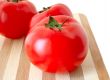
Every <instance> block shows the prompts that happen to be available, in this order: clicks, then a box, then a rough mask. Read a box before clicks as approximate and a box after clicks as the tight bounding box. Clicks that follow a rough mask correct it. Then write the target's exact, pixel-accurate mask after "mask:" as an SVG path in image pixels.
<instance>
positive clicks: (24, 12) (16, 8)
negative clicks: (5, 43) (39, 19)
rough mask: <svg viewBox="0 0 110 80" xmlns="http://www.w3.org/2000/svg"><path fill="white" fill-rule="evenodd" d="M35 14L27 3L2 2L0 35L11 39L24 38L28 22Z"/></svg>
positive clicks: (33, 9) (0, 8) (30, 4)
mask: <svg viewBox="0 0 110 80" xmlns="http://www.w3.org/2000/svg"><path fill="white" fill-rule="evenodd" d="M36 13H37V12H36V9H35V7H34V6H33V4H32V3H30V2H28V1H19V2H18V3H15V2H4V3H3V4H1V7H0V33H1V34H2V35H4V36H6V37H8V38H12V39H16V38H21V37H23V36H26V34H27V32H28V30H29V22H30V20H31V18H32V17H33V16H34V15H35V14H36Z"/></svg>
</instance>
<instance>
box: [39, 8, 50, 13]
mask: <svg viewBox="0 0 110 80" xmlns="http://www.w3.org/2000/svg"><path fill="white" fill-rule="evenodd" d="M50 8H51V7H47V8H45V7H43V10H41V11H39V13H42V12H44V11H46V10H48V9H50Z"/></svg>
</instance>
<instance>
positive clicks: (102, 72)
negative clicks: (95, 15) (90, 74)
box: [79, 14, 109, 80]
mask: <svg viewBox="0 0 110 80" xmlns="http://www.w3.org/2000/svg"><path fill="white" fill-rule="evenodd" d="M79 16H80V19H81V23H82V25H83V26H84V29H85V30H86V32H87V35H88V38H89V44H90V45H89V47H90V50H91V53H92V54H91V55H92V58H93V61H94V64H95V67H96V70H97V73H98V76H99V79H100V80H109V75H108V73H107V70H106V68H105V65H104V63H103V60H102V57H101V54H100V51H99V49H98V46H97V44H96V41H95V38H94V36H93V33H92V31H91V29H90V25H89V23H88V20H87V18H86V16H85V15H83V14H79Z"/></svg>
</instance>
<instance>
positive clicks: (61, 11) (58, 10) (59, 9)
mask: <svg viewBox="0 0 110 80" xmlns="http://www.w3.org/2000/svg"><path fill="white" fill-rule="evenodd" d="M56 15H67V16H71V17H72V12H71V11H70V9H69V8H68V7H67V6H66V5H64V4H55V5H53V6H51V7H50V8H49V9H48V10H46V11H44V12H42V13H38V14H36V15H35V16H33V18H32V19H31V22H30V28H32V27H33V26H34V25H35V24H37V23H39V21H41V20H42V19H43V18H45V17H48V16H56Z"/></svg>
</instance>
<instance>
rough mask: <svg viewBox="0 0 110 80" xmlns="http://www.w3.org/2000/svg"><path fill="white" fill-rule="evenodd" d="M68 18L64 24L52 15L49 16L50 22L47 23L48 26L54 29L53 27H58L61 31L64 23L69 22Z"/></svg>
mask: <svg viewBox="0 0 110 80" xmlns="http://www.w3.org/2000/svg"><path fill="white" fill-rule="evenodd" d="M67 20H68V19H66V20H65V21H64V22H63V23H62V24H60V23H58V22H57V21H56V20H55V19H54V18H53V17H52V16H50V17H49V22H48V23H46V24H45V26H46V27H48V28H50V29H53V28H57V29H59V31H61V29H62V26H63V25H64V23H66V22H67Z"/></svg>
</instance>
